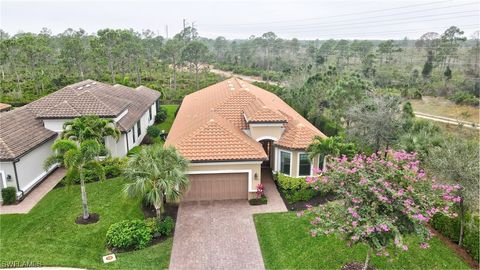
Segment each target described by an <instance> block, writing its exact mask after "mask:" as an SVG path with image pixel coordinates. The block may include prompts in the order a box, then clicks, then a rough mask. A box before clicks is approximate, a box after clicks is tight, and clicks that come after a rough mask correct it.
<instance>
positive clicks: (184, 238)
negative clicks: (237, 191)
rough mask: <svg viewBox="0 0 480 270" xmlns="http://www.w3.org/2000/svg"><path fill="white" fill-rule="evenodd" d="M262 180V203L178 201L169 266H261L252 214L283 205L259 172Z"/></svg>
mask: <svg viewBox="0 0 480 270" xmlns="http://www.w3.org/2000/svg"><path fill="white" fill-rule="evenodd" d="M264 175H265V178H264V177H263V176H264ZM262 183H263V184H264V186H265V193H266V195H267V197H268V204H266V205H257V206H251V205H249V204H248V202H247V201H245V200H232V201H212V202H208V201H207V202H188V203H182V204H180V208H179V210H178V216H177V224H176V229H175V235H174V240H173V249H172V255H171V257H170V268H169V269H171V270H176V269H179V270H180V269H189V270H194V269H229V270H234V269H242V270H243V269H249V270H253V269H260V270H261V269H265V267H264V264H263V258H262V253H261V251H260V246H259V244H258V239H257V233H256V230H255V224H254V223H253V216H252V215H253V214H254V213H268V212H286V211H287V208H286V207H285V204H284V203H283V201H282V198H281V197H280V194H279V193H278V191H277V189H276V187H275V184H274V183H273V180H272V179H271V175H270V174H267V173H264V172H262Z"/></svg>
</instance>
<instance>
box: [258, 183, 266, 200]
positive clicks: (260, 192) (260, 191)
mask: <svg viewBox="0 0 480 270" xmlns="http://www.w3.org/2000/svg"><path fill="white" fill-rule="evenodd" d="M263 196H265V187H264V186H263V185H262V184H258V185H257V198H261V197H263Z"/></svg>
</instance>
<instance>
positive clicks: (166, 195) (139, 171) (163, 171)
mask: <svg viewBox="0 0 480 270" xmlns="http://www.w3.org/2000/svg"><path fill="white" fill-rule="evenodd" d="M187 168H188V161H187V160H186V159H185V158H183V157H182V156H181V155H180V154H179V153H178V151H177V150H176V149H175V148H173V147H168V148H162V146H159V145H153V146H148V147H145V148H143V149H142V151H140V153H139V154H138V155H136V156H134V157H132V158H131V159H130V160H129V162H128V166H127V168H126V170H125V178H127V179H129V180H131V181H133V182H132V183H130V184H127V185H126V186H125V189H124V191H125V194H126V195H127V196H129V197H131V198H135V197H141V198H143V199H144V200H145V202H147V203H150V204H152V205H153V206H154V207H155V211H156V215H157V217H160V215H161V213H162V212H163V206H164V203H165V201H167V200H168V201H179V200H180V198H181V197H182V196H183V194H184V193H185V191H186V190H187V189H188V187H189V186H190V181H189V180H188V177H187V175H186V174H185V171H186V170H187Z"/></svg>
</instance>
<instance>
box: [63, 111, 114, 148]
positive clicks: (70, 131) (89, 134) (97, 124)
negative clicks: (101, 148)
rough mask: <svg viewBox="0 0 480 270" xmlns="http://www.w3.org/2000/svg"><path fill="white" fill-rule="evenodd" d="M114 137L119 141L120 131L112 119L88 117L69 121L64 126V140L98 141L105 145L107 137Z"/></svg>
mask: <svg viewBox="0 0 480 270" xmlns="http://www.w3.org/2000/svg"><path fill="white" fill-rule="evenodd" d="M108 136H112V137H113V138H114V139H116V140H118V139H119V138H120V131H119V130H118V129H117V128H116V127H115V123H114V122H113V120H112V119H107V118H100V117H98V116H95V115H87V116H81V117H78V118H75V119H73V120H71V121H67V122H65V123H64V124H63V132H62V135H61V137H62V138H63V139H71V140H75V141H79V142H82V141H85V140H96V141H98V143H100V144H103V142H104V141H103V140H104V138H105V137H108Z"/></svg>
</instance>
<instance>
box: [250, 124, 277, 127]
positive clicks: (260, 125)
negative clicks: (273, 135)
mask: <svg viewBox="0 0 480 270" xmlns="http://www.w3.org/2000/svg"><path fill="white" fill-rule="evenodd" d="M283 124H285V123H250V124H248V125H249V126H252V127H283Z"/></svg>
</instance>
